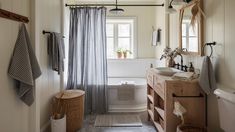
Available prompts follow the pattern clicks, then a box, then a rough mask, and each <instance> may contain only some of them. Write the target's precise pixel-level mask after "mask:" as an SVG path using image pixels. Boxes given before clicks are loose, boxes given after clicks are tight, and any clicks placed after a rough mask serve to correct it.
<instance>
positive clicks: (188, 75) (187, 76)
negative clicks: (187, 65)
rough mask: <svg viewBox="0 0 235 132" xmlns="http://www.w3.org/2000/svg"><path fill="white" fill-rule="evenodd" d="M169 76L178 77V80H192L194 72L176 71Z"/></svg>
mask: <svg viewBox="0 0 235 132" xmlns="http://www.w3.org/2000/svg"><path fill="white" fill-rule="evenodd" d="M171 78H172V79H178V80H192V79H194V73H193V72H177V73H175V74H174V75H173V76H172V77H171Z"/></svg>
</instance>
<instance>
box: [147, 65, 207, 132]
mask: <svg viewBox="0 0 235 132" xmlns="http://www.w3.org/2000/svg"><path fill="white" fill-rule="evenodd" d="M148 72H152V73H151V74H150V73H147V74H148V75H152V77H151V79H152V78H153V80H151V81H147V82H151V83H152V82H153V87H151V86H150V85H149V84H148V87H147V88H148V91H149V94H150V91H151V92H152V91H154V96H151V97H153V102H152V101H148V113H149V119H150V118H151V120H152V121H153V123H154V124H155V127H156V128H157V130H158V131H162V132H173V131H176V127H177V125H179V124H181V120H180V118H178V117H176V115H174V114H173V110H174V102H175V101H179V102H180V103H181V104H182V105H183V106H184V107H185V108H186V110H187V112H186V114H185V115H184V117H185V123H190V124H192V125H194V126H199V127H202V128H203V127H205V123H206V120H205V119H206V118H205V116H206V115H205V93H204V92H203V91H202V89H201V88H200V86H199V84H198V80H192V81H181V80H173V79H171V77H166V76H162V75H159V74H157V73H156V72H155V70H154V69H151V70H148ZM147 79H148V78H147ZM200 93H201V94H203V97H200V98H181V97H180V98H179V97H173V96H172V95H173V94H175V95H177V96H198V95H200ZM151 95H152V93H151ZM148 98H149V96H148ZM148 100H150V99H148ZM151 100H152V99H151ZM152 104H154V111H153V110H152ZM150 106H151V107H150Z"/></svg>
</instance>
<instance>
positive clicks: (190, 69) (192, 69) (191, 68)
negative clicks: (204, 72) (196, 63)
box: [189, 62, 195, 72]
mask: <svg viewBox="0 0 235 132" xmlns="http://www.w3.org/2000/svg"><path fill="white" fill-rule="evenodd" d="M194 71H195V69H194V67H193V63H192V62H190V66H189V72H194Z"/></svg>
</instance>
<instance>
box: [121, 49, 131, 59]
mask: <svg viewBox="0 0 235 132" xmlns="http://www.w3.org/2000/svg"><path fill="white" fill-rule="evenodd" d="M122 53H123V57H124V58H127V54H128V53H129V54H132V52H131V51H130V50H123V52H122Z"/></svg>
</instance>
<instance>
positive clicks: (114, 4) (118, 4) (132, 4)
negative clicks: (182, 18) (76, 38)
mask: <svg viewBox="0 0 235 132" xmlns="http://www.w3.org/2000/svg"><path fill="white" fill-rule="evenodd" d="M65 6H66V7H67V6H72V7H73V6H116V4H65ZM117 6H164V4H117Z"/></svg>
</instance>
